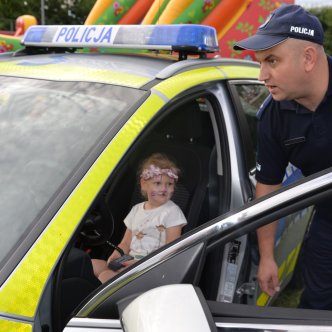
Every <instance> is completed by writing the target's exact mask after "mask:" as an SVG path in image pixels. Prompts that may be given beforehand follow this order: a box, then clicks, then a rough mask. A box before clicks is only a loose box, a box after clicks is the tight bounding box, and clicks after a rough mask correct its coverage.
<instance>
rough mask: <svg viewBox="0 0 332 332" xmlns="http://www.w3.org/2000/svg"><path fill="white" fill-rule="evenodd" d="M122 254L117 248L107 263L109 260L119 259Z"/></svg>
mask: <svg viewBox="0 0 332 332" xmlns="http://www.w3.org/2000/svg"><path fill="white" fill-rule="evenodd" d="M120 256H121V255H120V253H119V252H118V251H117V250H114V251H113V253H112V255H111V256H110V257H108V259H107V265H108V264H109V262H111V261H114V259H117V258H119V257H120Z"/></svg>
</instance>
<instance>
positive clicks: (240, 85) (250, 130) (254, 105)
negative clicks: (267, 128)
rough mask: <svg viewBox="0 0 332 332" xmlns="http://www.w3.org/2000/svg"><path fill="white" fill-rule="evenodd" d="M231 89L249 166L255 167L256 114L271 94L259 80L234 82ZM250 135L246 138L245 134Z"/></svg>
mask: <svg viewBox="0 0 332 332" xmlns="http://www.w3.org/2000/svg"><path fill="white" fill-rule="evenodd" d="M231 91H232V94H233V97H234V103H235V105H236V106H237V111H238V113H237V115H238V119H239V123H240V126H241V129H242V136H243V143H244V146H245V148H246V154H247V159H248V163H249V165H248V166H249V168H252V167H254V165H255V160H256V145H257V119H256V114H257V112H258V110H259V108H260V106H261V104H262V103H263V101H264V100H265V99H266V97H267V96H268V95H269V92H268V90H267V89H266V87H265V86H264V85H263V84H261V83H258V82H255V83H253V82H246V81H241V82H232V83H231ZM246 135H247V136H249V137H248V138H246V137H245V136H246Z"/></svg>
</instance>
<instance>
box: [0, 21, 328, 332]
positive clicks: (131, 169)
mask: <svg viewBox="0 0 332 332" xmlns="http://www.w3.org/2000/svg"><path fill="white" fill-rule="evenodd" d="M217 50H218V43H217V38H216V34H215V31H214V29H213V28H210V27H206V26H200V25H171V26H169V25H161V26H34V27H31V28H29V30H28V31H27V32H26V34H25V36H24V37H23V40H22V49H21V50H19V51H17V52H15V53H5V54H2V55H0V76H1V80H0V86H1V88H0V128H1V130H0V136H1V139H0V142H1V153H0V158H1V163H0V179H1V180H0V183H1V186H0V213H1V217H0V223H1V224H0V225H1V229H2V232H1V236H0V237H1V241H0V271H1V272H0V330H1V331H62V330H63V329H65V331H67V332H69V331H91V330H93V331H96V329H98V331H103V330H107V331H118V330H121V329H122V327H121V323H120V320H119V318H120V314H121V311H120V310H119V307H121V305H122V306H125V305H126V304H128V303H129V302H131V301H132V300H133V298H134V297H135V296H137V295H138V294H141V293H143V292H145V291H148V290H150V289H152V288H155V287H158V286H162V285H169V284H175V283H177V284H179V283H180V284H182V283H189V284H192V285H194V286H196V287H199V288H200V290H201V291H202V293H203V294H204V297H205V298H206V299H207V300H208V301H211V303H212V302H213V303H215V304H217V305H218V304H225V303H226V304H228V305H230V304H232V305H233V304H234V305H235V304H236V303H237V304H240V303H241V304H245V306H246V307H248V308H252V309H251V310H256V309H257V308H258V309H260V308H259V307H256V305H259V306H264V305H269V304H271V303H272V302H273V300H274V299H269V298H268V297H267V296H266V295H265V294H263V293H261V292H260V291H259V289H258V286H257V283H256V280H255V275H256V271H257V263H258V251H257V243H256V239H255V228H257V227H259V226H261V225H262V224H264V223H267V222H270V221H273V220H275V219H276V218H278V219H280V223H279V224H280V227H279V233H278V239H277V242H276V252H277V260H278V263H279V266H280V270H279V272H280V278H281V281H282V287H285V286H286V285H287V283H288V281H289V280H290V279H291V277H292V275H293V272H294V270H295V267H296V263H297V260H298V256H299V252H300V248H301V244H302V240H303V237H304V235H305V232H306V229H307V226H308V224H309V222H310V218H311V215H312V211H313V209H312V207H311V206H312V204H313V199H314V198H315V197H316V196H315V195H318V193H321V194H322V193H323V191H324V190H325V191H326V192H328V190H327V189H329V190H330V189H331V188H330V186H331V182H332V180H331V175H330V174H329V173H328V174H327V175H325V176H323V178H317V179H316V180H312V181H313V182H311V183H312V185H311V187H309V188H310V190H309V191H308V192H306V190H304V189H303V188H307V187H306V186H305V185H304V184H302V186H300V187H299V189H296V188H297V187H294V189H293V191H291V192H290V193H289V194H288V193H287V192H286V193H282V194H279V196H275V199H274V198H273V197H272V198H270V199H268V200H261V201H260V203H259V204H258V205H257V206H256V205H252V203H249V208H246V209H245V208H243V207H242V206H243V204H245V203H247V202H250V201H251V200H252V199H253V197H254V190H253V188H254V180H253V175H254V172H253V171H252V170H253V169H254V167H255V141H256V113H257V111H258V109H259V106H260V105H261V104H262V102H263V101H264V100H265V98H266V97H267V94H268V92H267V90H266V89H265V87H264V85H263V84H262V83H261V82H259V81H258V80H257V77H258V72H259V66H258V64H256V63H254V62H248V61H244V60H235V59H223V58H219V57H218V58H215V57H214V56H213V53H214V52H216V51H217ZM153 152H162V153H165V154H167V155H169V156H170V157H171V158H172V159H174V160H175V161H176V163H177V165H178V166H179V168H180V169H181V177H180V180H179V182H178V184H177V187H176V192H175V194H174V197H173V198H174V201H175V202H176V203H177V204H178V205H179V206H180V207H181V209H182V210H183V212H184V214H185V216H186V218H187V220H188V225H187V226H186V227H185V229H184V231H183V235H182V236H181V238H180V239H178V240H177V241H175V242H174V243H171V244H169V245H167V246H164V247H162V248H160V249H159V250H157V251H156V252H154V253H152V254H150V255H148V256H147V257H145V258H144V259H142V260H140V261H139V262H137V263H136V264H134V265H133V266H131V267H130V268H128V269H126V270H125V271H123V272H121V273H119V274H118V275H117V276H116V277H114V278H113V279H111V280H110V281H109V282H108V283H105V284H103V285H101V284H99V283H96V280H95V278H94V276H93V275H92V273H91V272H92V271H91V269H89V267H90V265H89V264H90V263H91V262H90V259H91V258H103V259H105V258H107V257H108V256H109V255H110V253H111V252H112V251H113V250H114V247H115V246H116V245H117V244H118V243H119V241H120V240H121V238H122V236H123V232H124V224H123V219H124V217H125V216H126V214H127V213H128V212H129V210H130V208H131V207H132V206H133V204H135V203H137V202H139V201H140V200H142V198H141V197H140V192H139V188H138V183H137V175H136V172H137V168H138V165H139V164H140V162H141V161H142V160H143V159H144V158H145V157H146V156H148V155H150V154H151V153H153ZM287 176H288V178H291V177H293V178H294V177H295V178H296V177H297V171H296V170H294V169H290V170H289V173H288V174H287ZM322 183H323V186H322V185H321V184H322ZM297 190H298V191H297ZM301 190H302V191H301ZM294 192H295V193H296V194H294ZM304 192H306V193H304ZM318 196H319V195H318ZM301 198H303V199H302V200H301ZM304 198H306V199H304ZM304 203H305V204H304ZM294 207H295V208H296V209H295V208H294ZM236 209H240V210H236ZM230 211H234V212H230ZM272 309H273V308H272ZM217 311H218V310H217ZM277 318H278V316H276V319H277ZM284 318H285V317H284Z"/></svg>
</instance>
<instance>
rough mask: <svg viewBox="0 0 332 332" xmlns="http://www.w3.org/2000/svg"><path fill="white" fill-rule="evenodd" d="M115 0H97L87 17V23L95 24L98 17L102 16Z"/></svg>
mask: <svg viewBox="0 0 332 332" xmlns="http://www.w3.org/2000/svg"><path fill="white" fill-rule="evenodd" d="M113 2H114V0H97V1H96V3H95V4H94V6H93V7H92V9H91V11H90V13H89V15H88V17H87V19H86V20H85V23H84V24H86V25H89V24H94V23H95V22H96V20H97V18H98V17H100V16H101V14H102V13H104V12H105V11H106V10H107V9H108V8H109V7H110V6H111V4H112V3H113Z"/></svg>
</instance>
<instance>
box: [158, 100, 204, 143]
mask: <svg viewBox="0 0 332 332" xmlns="http://www.w3.org/2000/svg"><path fill="white" fill-rule="evenodd" d="M201 113H202V111H201V110H200V108H199V106H198V104H197V103H196V102H190V103H187V104H184V105H183V106H181V107H179V108H178V109H177V110H175V111H173V113H172V114H171V115H169V116H168V118H167V119H165V120H166V121H163V126H162V127H161V128H160V130H158V131H159V133H161V134H163V135H164V136H166V137H167V138H169V139H172V138H175V139H177V140H185V141H188V142H191V141H195V140H196V139H197V138H199V137H201V135H202V121H201Z"/></svg>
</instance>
